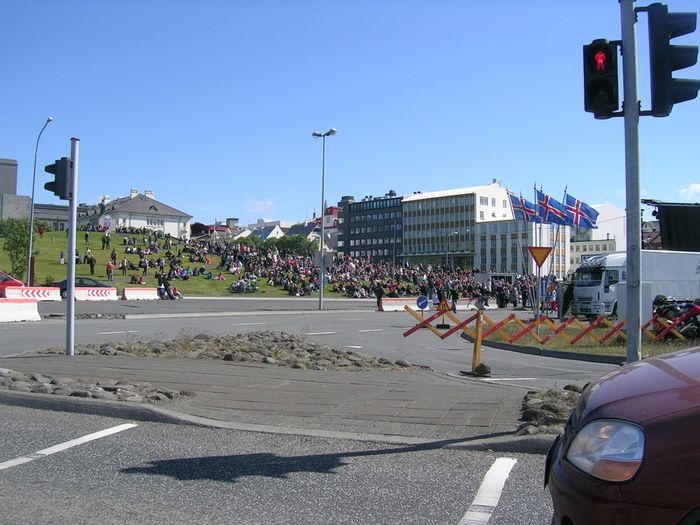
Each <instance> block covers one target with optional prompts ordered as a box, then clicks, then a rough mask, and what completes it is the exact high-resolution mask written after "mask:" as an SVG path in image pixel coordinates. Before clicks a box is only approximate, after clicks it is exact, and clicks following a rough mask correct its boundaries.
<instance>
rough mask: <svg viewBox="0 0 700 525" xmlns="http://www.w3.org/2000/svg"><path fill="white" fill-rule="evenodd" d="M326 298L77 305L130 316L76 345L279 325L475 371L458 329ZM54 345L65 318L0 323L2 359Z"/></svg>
mask: <svg viewBox="0 0 700 525" xmlns="http://www.w3.org/2000/svg"><path fill="white" fill-rule="evenodd" d="M328 303H331V304H332V305H333V306H332V309H331V307H330V306H329V308H328V309H324V311H322V312H319V311H318V310H314V309H308V307H309V306H317V302H313V300H304V299H302V300H301V301H300V300H299V299H292V300H279V299H274V300H269V301H268V300H259V299H257V300H256V299H238V300H233V299H229V300H226V299H223V300H211V299H207V300H190V301H187V300H185V301H114V302H104V303H90V304H88V305H86V303H78V306H79V309H80V310H83V311H84V312H89V311H91V310H97V312H95V313H103V314H108V313H126V315H128V318H127V319H86V320H78V321H77V322H76V343H78V344H80V343H102V342H107V341H113V340H115V339H129V338H135V339H170V338H173V337H178V336H182V335H190V336H193V335H196V334H198V333H208V334H212V335H213V334H216V335H221V334H230V333H235V332H240V331H251V330H263V329H264V330H280V331H286V332H290V333H302V334H306V335H307V336H308V337H309V338H311V339H313V340H314V341H316V342H322V343H326V344H329V345H331V346H334V347H336V348H339V349H344V350H355V351H360V352H364V353H367V354H370V355H375V356H378V357H386V358H388V359H393V360H396V359H406V360H408V361H410V362H413V363H418V364H423V365H426V366H430V367H431V368H433V369H435V370H440V371H444V372H447V373H450V374H455V375H458V374H460V371H462V370H469V369H470V368H471V360H472V351H473V346H472V344H471V343H468V342H467V341H465V340H464V339H462V338H461V337H459V335H458V334H454V335H452V336H451V337H450V338H448V339H446V340H441V339H440V338H438V337H437V336H436V335H435V334H433V333H432V332H430V331H429V330H421V331H418V332H416V333H414V334H413V335H411V336H409V337H404V336H403V334H404V332H405V331H406V330H408V329H409V328H410V327H412V326H413V325H414V324H415V320H414V319H413V317H411V316H410V315H409V314H408V313H405V312H376V311H374V307H373V306H372V304H371V302H368V301H354V300H338V301H328ZM93 305H94V307H93ZM173 305H177V311H173ZM271 306H274V309H271V308H270V307H271ZM324 306H326V305H325V304H324ZM59 307H61V308H65V305H64V304H62V303H58V304H56V303H42V306H41V309H42V311H43V312H44V313H47V312H49V311H55V312H58V311H59V310H60V308H59ZM78 313H80V312H78ZM508 313H510V311H489V316H490V317H492V318H493V319H495V320H498V319H500V318H502V317H504V316H505V315H507V314H508ZM522 315H523V316H525V315H527V314H526V313H522ZM464 316H465V313H460V314H459V317H460V318H464ZM49 347H63V348H65V322H64V321H63V320H59V319H48V320H44V321H40V322H34V323H12V324H7V325H6V326H4V327H3V341H2V342H1V343H0V356H7V355H14V354H17V353H21V352H24V351H28V350H36V349H44V348H49ZM481 361H482V362H483V363H486V364H488V365H489V366H490V367H491V369H492V376H493V377H492V379H491V381H501V382H508V383H510V384H515V385H519V386H522V387H523V388H544V387H553V386H560V387H561V386H564V385H565V384H567V383H572V382H576V383H585V382H588V381H591V380H593V379H595V378H597V377H599V376H601V375H603V374H604V373H606V372H608V371H610V370H613V369H614V368H615V367H614V366H612V365H605V364H599V363H587V362H582V361H574V360H562V359H554V358H547V357H541V356H530V355H524V354H518V353H514V352H510V351H507V350H497V349H492V348H484V349H483V352H482V357H481Z"/></svg>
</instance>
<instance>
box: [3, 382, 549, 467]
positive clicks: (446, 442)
mask: <svg viewBox="0 0 700 525" xmlns="http://www.w3.org/2000/svg"><path fill="white" fill-rule="evenodd" d="M0 404H4V405H10V406H20V407H26V408H34V409H39V410H52V411H58V412H72V413H78V414H89V415H97V416H105V417H114V418H117V419H127V420H132V421H144V422H152V423H167V424H175V425H193V426H200V427H209V428H222V429H229V430H238V431H244V432H262V433H267V434H286V435H296V436H308V437H316V438H327V439H346V440H351V441H365V442H371V443H389V444H395V445H412V446H416V447H425V448H437V447H445V448H456V449H463V450H468V449H469V450H470V449H476V450H490V451H497V452H508V453H523V454H545V453H546V452H547V450H549V446H550V445H551V443H552V441H553V440H554V437H555V436H553V435H535V436H522V437H520V436H515V434H514V433H510V432H508V433H499V434H497V435H481V436H474V437H465V438H454V439H429V438H416V437H410V436H397V435H386V434H363V433H355V432H341V431H332V430H309V429H297V428H286V427H278V426H271V425H251V424H244V423H231V422H225V421H218V420H215V419H209V418H205V417H199V416H191V415H187V414H182V413H178V412H176V411H173V410H169V409H164V408H161V407H155V406H153V405H145V404H139V403H133V404H131V403H126V402H122V401H109V400H102V399H84V398H75V397H63V396H55V395H50V394H34V393H25V392H11V391H7V390H0Z"/></svg>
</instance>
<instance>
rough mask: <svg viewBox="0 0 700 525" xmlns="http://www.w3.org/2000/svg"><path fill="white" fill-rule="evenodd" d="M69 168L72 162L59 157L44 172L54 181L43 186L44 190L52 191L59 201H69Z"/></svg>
mask: <svg viewBox="0 0 700 525" xmlns="http://www.w3.org/2000/svg"><path fill="white" fill-rule="evenodd" d="M71 167H72V162H71V160H70V159H69V158H67V157H61V158H60V159H58V160H57V161H56V162H54V163H53V164H49V165H48V166H46V167H45V168H44V171H45V172H46V173H51V174H52V175H54V180H53V181H51V182H47V183H46V184H44V188H45V189H47V190H49V191H52V192H53V194H54V195H56V197H58V198H59V199H62V200H70V198H71V191H70V186H71V184H70V183H71Z"/></svg>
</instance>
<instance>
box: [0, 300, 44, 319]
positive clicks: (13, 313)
mask: <svg viewBox="0 0 700 525" xmlns="http://www.w3.org/2000/svg"><path fill="white" fill-rule="evenodd" d="M17 321H41V316H40V315H39V310H38V308H37V302H36V299H0V323H13V322H17Z"/></svg>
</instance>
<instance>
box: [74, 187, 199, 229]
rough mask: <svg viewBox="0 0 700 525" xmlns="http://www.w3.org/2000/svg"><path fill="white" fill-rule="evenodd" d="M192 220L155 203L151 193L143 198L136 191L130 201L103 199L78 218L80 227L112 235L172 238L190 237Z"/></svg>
mask: <svg viewBox="0 0 700 525" xmlns="http://www.w3.org/2000/svg"><path fill="white" fill-rule="evenodd" d="M191 218H192V216H191V215H188V214H186V213H183V212H181V211H179V210H176V209H175V208H172V207H170V206H168V205H167V204H163V203H162V202H159V201H157V200H155V195H154V193H153V192H152V191H150V190H146V191H145V192H144V194H143V195H141V194H139V192H138V190H135V189H132V190H131V191H130V194H129V196H128V197H120V198H118V199H115V200H109V198H108V197H105V198H103V200H102V202H101V203H100V204H99V205H97V206H95V207H94V208H92V210H91V211H90V212H88V214H87V215H84V216H82V217H79V218H78V227H79V228H80V227H83V226H88V225H90V226H92V227H94V228H101V229H109V230H111V231H116V230H120V229H122V228H125V229H128V228H139V229H140V228H146V229H148V230H151V231H159V232H162V233H163V234H170V235H171V236H172V237H182V236H185V237H189V227H188V224H187V223H188V222H189V221H190V219H191Z"/></svg>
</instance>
